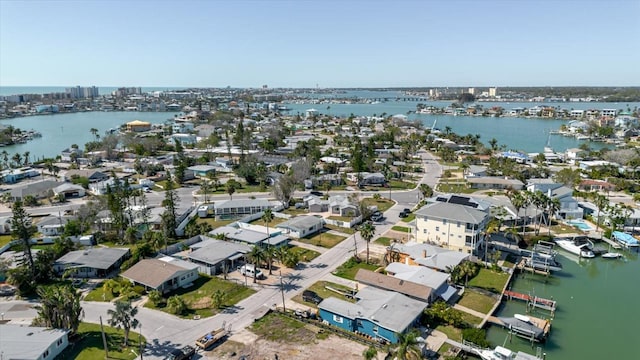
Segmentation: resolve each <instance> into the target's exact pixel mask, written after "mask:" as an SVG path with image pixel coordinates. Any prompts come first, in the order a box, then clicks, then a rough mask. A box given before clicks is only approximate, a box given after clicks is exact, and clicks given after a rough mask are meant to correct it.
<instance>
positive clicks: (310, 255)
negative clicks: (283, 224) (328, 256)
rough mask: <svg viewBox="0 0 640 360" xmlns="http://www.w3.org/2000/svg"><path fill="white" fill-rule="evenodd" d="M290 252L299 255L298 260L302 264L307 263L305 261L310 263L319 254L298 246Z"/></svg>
mask: <svg viewBox="0 0 640 360" xmlns="http://www.w3.org/2000/svg"><path fill="white" fill-rule="evenodd" d="M289 250H290V251H291V252H293V253H297V254H299V255H300V260H301V261H303V262H307V261H311V260H313V259H315V258H317V257H318V256H320V253H319V252H317V251H314V250H309V249H305V248H302V247H299V246H294V247H292V248H291V249H289Z"/></svg>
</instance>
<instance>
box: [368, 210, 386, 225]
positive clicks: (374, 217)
mask: <svg viewBox="0 0 640 360" xmlns="http://www.w3.org/2000/svg"><path fill="white" fill-rule="evenodd" d="M382 219H384V216H383V215H382V213H381V212H380V211H376V212H374V213H373V214H371V221H373V222H378V221H381V220H382Z"/></svg>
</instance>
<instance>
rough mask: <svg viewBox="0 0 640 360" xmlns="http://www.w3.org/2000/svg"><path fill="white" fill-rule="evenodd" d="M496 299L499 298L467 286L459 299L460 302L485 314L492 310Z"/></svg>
mask: <svg viewBox="0 0 640 360" xmlns="http://www.w3.org/2000/svg"><path fill="white" fill-rule="evenodd" d="M496 301H497V300H496V299H494V298H492V297H491V296H487V295H484V294H482V293H480V292H478V291H474V290H473V289H469V288H467V289H466V290H465V291H464V294H463V295H462V298H461V299H460V301H458V304H460V305H462V306H464V307H467V308H469V309H472V310H475V311H478V312H481V313H483V314H487V313H488V312H489V311H491V308H492V307H493V305H495V303H496ZM478 323H480V322H478Z"/></svg>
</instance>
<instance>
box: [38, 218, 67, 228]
mask: <svg viewBox="0 0 640 360" xmlns="http://www.w3.org/2000/svg"><path fill="white" fill-rule="evenodd" d="M75 218H76V217H75V216H65V215H63V216H52V215H50V216H47V217H45V218H42V219H40V220H39V221H38V223H37V224H36V225H37V226H41V227H42V226H46V225H65V224H66V223H68V222H69V221H70V220H74V219H75Z"/></svg>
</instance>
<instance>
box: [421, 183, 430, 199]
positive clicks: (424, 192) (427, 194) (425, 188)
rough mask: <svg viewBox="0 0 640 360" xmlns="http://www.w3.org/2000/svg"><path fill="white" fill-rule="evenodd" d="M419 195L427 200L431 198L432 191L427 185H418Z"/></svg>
mask: <svg viewBox="0 0 640 360" xmlns="http://www.w3.org/2000/svg"><path fill="white" fill-rule="evenodd" d="M420 193H422V197H423V198H429V197H432V196H433V189H432V188H431V186H429V185H427V184H420Z"/></svg>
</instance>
